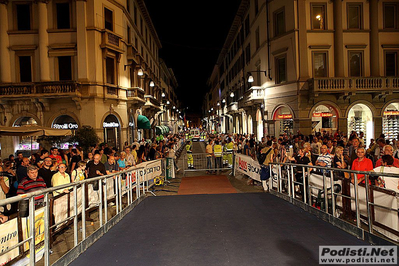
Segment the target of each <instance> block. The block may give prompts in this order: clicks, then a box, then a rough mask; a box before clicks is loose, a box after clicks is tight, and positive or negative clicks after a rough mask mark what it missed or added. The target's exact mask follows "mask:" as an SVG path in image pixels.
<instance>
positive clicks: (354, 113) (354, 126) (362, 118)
mask: <svg viewBox="0 0 399 266" xmlns="http://www.w3.org/2000/svg"><path fill="white" fill-rule="evenodd" d="M352 131H355V132H356V133H357V135H358V136H359V135H360V132H363V133H364V141H365V142H364V143H365V144H366V145H369V144H370V140H371V139H372V138H374V121H373V113H372V112H371V110H370V108H369V107H368V106H367V105H365V104H356V105H354V106H353V107H352V108H351V109H350V110H349V113H348V136H350V134H351V133H352Z"/></svg>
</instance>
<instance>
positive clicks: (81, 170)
mask: <svg viewBox="0 0 399 266" xmlns="http://www.w3.org/2000/svg"><path fill="white" fill-rule="evenodd" d="M86 164H87V163H86V162H85V161H79V162H78V164H77V167H76V168H75V170H73V171H72V172H71V182H79V181H82V180H84V179H85V178H86V173H85V169H86Z"/></svg>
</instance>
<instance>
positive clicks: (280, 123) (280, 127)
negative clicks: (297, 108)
mask: <svg viewBox="0 0 399 266" xmlns="http://www.w3.org/2000/svg"><path fill="white" fill-rule="evenodd" d="M273 120H274V130H275V136H276V137H278V136H280V135H282V134H284V133H286V134H293V133H294V120H293V115H292V113H291V110H290V109H289V108H287V107H284V106H283V107H280V108H278V109H277V110H276V112H274V116H273Z"/></svg>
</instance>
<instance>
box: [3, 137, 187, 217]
mask: <svg viewBox="0 0 399 266" xmlns="http://www.w3.org/2000/svg"><path fill="white" fill-rule="evenodd" d="M181 139H182V137H181V136H180V135H178V134H175V135H172V134H171V135H168V136H166V137H163V138H162V139H158V140H157V139H152V140H144V139H143V140H141V141H140V142H135V143H132V144H128V143H127V142H125V145H124V147H123V150H122V151H119V150H118V149H117V148H116V147H109V146H108V144H107V143H102V144H99V145H96V146H94V147H92V148H91V149H90V150H89V152H88V153H87V154H84V153H83V151H82V149H80V148H75V147H73V146H70V147H69V149H68V150H66V151H64V150H61V149H58V148H56V147H52V148H51V149H50V151H48V150H46V149H44V148H42V147H41V148H40V150H39V151H38V152H37V153H35V154H32V155H31V156H30V158H28V157H24V156H23V154H22V152H18V153H17V156H16V158H14V156H13V155H10V156H9V158H8V159H5V160H3V161H1V164H0V200H1V199H5V198H9V197H13V196H16V195H20V194H26V193H30V192H35V191H39V190H42V189H45V188H50V187H56V186H60V185H65V184H69V183H71V182H77V181H81V180H84V179H86V178H93V177H97V176H101V175H107V174H111V173H115V172H118V171H122V170H125V169H128V168H130V167H132V166H136V165H137V164H140V163H142V162H145V161H150V160H156V159H160V158H165V157H171V158H175V149H176V146H177V145H178V143H180V141H181ZM175 167H176V164H175ZM176 168H177V167H176ZM96 184H97V187H96ZM93 189H94V190H98V183H93ZM63 193H69V189H59V190H56V191H54V192H53V193H52V194H53V196H54V197H56V196H58V195H60V194H63ZM42 202H43V195H41V196H38V197H36V198H35V204H36V205H41V204H42ZM17 211H18V205H17V204H11V205H7V206H1V207H0V222H5V221H7V220H8V217H9V216H10V215H12V216H13V215H15V214H16V213H17ZM87 217H88V218H87V220H88V221H90V220H91V219H90V217H89V216H87Z"/></svg>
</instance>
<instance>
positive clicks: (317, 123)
mask: <svg viewBox="0 0 399 266" xmlns="http://www.w3.org/2000/svg"><path fill="white" fill-rule="evenodd" d="M337 129H338V115H337V111H336V110H335V108H333V107H331V106H327V105H319V106H317V107H316V108H315V110H314V111H313V113H312V130H313V133H315V132H323V131H326V132H329V133H334V132H335V131H336V130H337Z"/></svg>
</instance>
